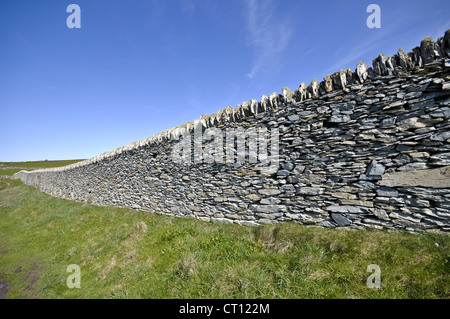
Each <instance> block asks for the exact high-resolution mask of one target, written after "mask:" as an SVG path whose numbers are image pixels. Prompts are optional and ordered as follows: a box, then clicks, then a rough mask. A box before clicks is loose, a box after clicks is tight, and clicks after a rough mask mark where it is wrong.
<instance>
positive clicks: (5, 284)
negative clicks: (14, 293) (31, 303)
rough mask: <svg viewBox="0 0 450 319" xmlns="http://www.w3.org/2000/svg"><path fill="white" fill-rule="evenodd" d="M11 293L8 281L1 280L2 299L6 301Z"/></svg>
mask: <svg viewBox="0 0 450 319" xmlns="http://www.w3.org/2000/svg"><path fill="white" fill-rule="evenodd" d="M8 291H9V284H8V282H7V281H6V280H1V279H0V299H5V298H6V294H7V293H8Z"/></svg>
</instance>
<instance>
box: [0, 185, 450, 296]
mask: <svg viewBox="0 0 450 319" xmlns="http://www.w3.org/2000/svg"><path fill="white" fill-rule="evenodd" d="M436 244H438V245H439V246H437V245H436ZM449 244H450V239H449V236H448V235H446V234H438V233H425V234H420V235H414V234H406V233H393V232H384V231H375V230H374V231H347V230H342V229H324V228H318V227H307V226H302V225H298V224H294V223H285V224H283V225H280V226H263V227H243V226H239V225H223V224H215V223H207V222H200V221H197V220H191V219H182V218H174V217H168V216H162V215H156V214H151V213H148V212H139V211H133V210H130V209H123V208H112V207H98V206H94V205H91V204H83V203H78V202H73V201H69V200H64V199H59V198H53V197H51V196H48V195H46V194H44V193H42V192H40V191H39V190H37V189H35V188H33V187H29V186H25V185H23V184H22V183H21V182H20V181H17V180H12V179H0V283H1V284H2V285H3V287H7V289H6V290H5V288H3V293H4V294H6V292H7V294H6V298H449V297H450V291H449V289H450V278H449V277H450V276H449V274H450V263H449ZM71 264H76V265H78V266H79V267H80V271H81V288H79V289H77V288H73V289H69V288H68V287H67V278H68V276H69V275H71V273H68V272H67V267H68V266H69V265H71ZM370 264H377V265H379V267H380V270H381V289H373V288H368V287H367V285H366V281H367V278H368V276H369V275H371V273H370V272H367V267H368V266H369V265H370Z"/></svg>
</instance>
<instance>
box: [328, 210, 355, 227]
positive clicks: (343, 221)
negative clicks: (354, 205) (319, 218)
mask: <svg viewBox="0 0 450 319" xmlns="http://www.w3.org/2000/svg"><path fill="white" fill-rule="evenodd" d="M331 218H332V219H333V220H334V221H335V222H336V224H338V225H339V226H348V225H350V224H351V223H352V221H351V220H350V219H348V218H347V217H345V216H343V215H341V214H336V213H333V214H331Z"/></svg>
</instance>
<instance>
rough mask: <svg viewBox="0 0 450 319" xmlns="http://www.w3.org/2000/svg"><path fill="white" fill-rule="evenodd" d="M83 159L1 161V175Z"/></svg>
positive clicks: (57, 165) (71, 162) (64, 164)
mask: <svg viewBox="0 0 450 319" xmlns="http://www.w3.org/2000/svg"><path fill="white" fill-rule="evenodd" d="M80 161H82V160H59V161H32V162H0V175H5V176H12V175H14V174H15V173H17V172H19V171H21V170H23V169H24V170H29V171H30V170H35V169H39V168H50V167H60V166H66V165H69V164H73V163H77V162H80Z"/></svg>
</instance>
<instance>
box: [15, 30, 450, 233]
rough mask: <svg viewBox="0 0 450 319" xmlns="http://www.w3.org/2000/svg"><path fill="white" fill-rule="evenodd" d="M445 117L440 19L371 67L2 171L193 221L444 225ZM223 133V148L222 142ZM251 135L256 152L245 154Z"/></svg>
mask: <svg viewBox="0 0 450 319" xmlns="http://www.w3.org/2000/svg"><path fill="white" fill-rule="evenodd" d="M449 118H450V30H447V32H446V33H445V35H444V37H442V38H439V39H438V40H437V41H436V42H434V41H433V39H431V38H424V39H423V40H422V41H421V44H420V46H418V47H415V48H414V49H413V50H412V51H411V52H408V53H405V52H404V51H403V50H402V49H399V51H398V54H397V55H394V56H391V57H386V56H385V55H384V54H381V55H379V56H378V57H377V58H375V59H374V60H373V63H372V67H368V66H367V65H366V64H365V63H364V62H359V63H358V65H357V67H356V69H355V70H354V71H352V70H351V69H348V70H341V71H339V72H336V73H334V74H332V75H329V76H326V77H324V80H323V81H322V82H318V81H317V80H316V79H313V81H312V82H311V84H309V85H308V86H307V85H306V84H305V83H302V84H301V85H300V86H299V88H298V89H296V90H295V91H293V92H292V91H291V90H290V89H289V88H287V87H284V88H283V89H282V91H281V94H279V93H276V92H275V93H272V94H270V95H269V96H265V95H263V96H262V97H261V100H260V101H257V100H255V99H252V100H250V101H246V102H243V103H242V104H241V105H238V106H236V107H235V108H232V107H227V108H225V109H224V110H220V111H219V112H217V113H216V114H212V115H209V116H207V115H202V116H201V117H200V119H199V120H196V121H193V122H189V123H186V124H184V125H181V126H178V127H175V128H171V129H169V130H167V131H164V132H162V133H159V134H156V135H154V136H152V137H149V138H147V139H144V140H141V141H138V142H135V143H131V144H128V145H125V146H123V147H121V148H119V149H117V150H114V151H112V152H107V153H104V154H101V155H99V156H97V157H94V158H92V159H89V160H86V161H83V162H79V163H76V164H72V165H68V166H65V167H61V168H53V169H40V170H36V171H31V172H28V171H21V172H18V173H16V174H15V175H14V177H15V178H18V179H21V180H22V182H23V183H25V184H27V185H32V186H35V187H37V188H39V189H40V190H42V191H44V192H46V193H48V194H50V195H53V196H56V197H61V198H67V199H72V200H77V201H82V202H90V203H94V204H98V205H112V206H121V207H130V208H133V209H139V210H144V211H151V212H155V213H162V214H168V215H173V216H179V217H189V218H198V219H200V220H205V221H216V222H223V223H238V224H242V225H260V224H277V223H280V222H284V221H295V222H298V223H302V224H308V225H318V226H323V227H346V228H352V229H364V228H377V229H392V230H400V231H409V232H417V231H424V230H441V231H444V232H448V231H450V123H449ZM212 128H214V129H215V131H213V132H214V134H206V133H207V132H211V130H210V131H208V130H209V129H212ZM255 130H256V131H257V132H258V133H257V134H256V135H255V136H256V139H252V136H251V132H254V131H255ZM242 131H243V132H244V135H245V136H244V137H242V140H241V142H242V144H239V143H240V142H239V136H240V135H239V134H241V133H242ZM236 132H238V133H236ZM239 132H241V133H239ZM275 132H276V135H274V134H275ZM269 133H271V134H272V136H271V137H274V136H275V137H276V139H270V138H267V139H265V138H266V137H267V136H269V135H270V134H269ZM263 137H264V139H263ZM227 138H228V139H229V140H231V141H232V142H231V145H232V146H234V147H231V148H230V147H228V148H223V147H222V146H223V145H224V143H222V142H223V141H227ZM218 141H219V142H220V141H222V142H220V143H219V144H218ZM261 143H264V145H265V144H267V148H268V152H267V153H265V154H264V155H265V156H261V153H258V154H257V156H256V157H255V158H253V159H254V160H253V161H252V160H251V158H252V152H251V151H252V147H253V146H252V145H257V147H259V146H261V145H263V144H261ZM225 144H226V143H225ZM226 145H228V146H229V145H230V144H226ZM239 145H241V146H243V148H239ZM180 146H181V147H180ZM255 147H256V146H255ZM257 149H258V150H259V148H257ZM210 150H213V151H212V153H211V152H210ZM199 152H200V153H199ZM180 154H181V155H180ZM239 156H241V157H240V158H241V159H244V160H241V161H238V160H236V159H238V158H239ZM180 158H182V159H183V160H180ZM230 158H231V159H232V160H231V161H230ZM275 159H276V161H275ZM274 163H275V165H274ZM268 164H270V165H268Z"/></svg>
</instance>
